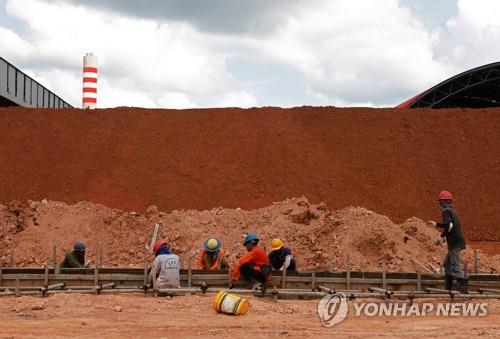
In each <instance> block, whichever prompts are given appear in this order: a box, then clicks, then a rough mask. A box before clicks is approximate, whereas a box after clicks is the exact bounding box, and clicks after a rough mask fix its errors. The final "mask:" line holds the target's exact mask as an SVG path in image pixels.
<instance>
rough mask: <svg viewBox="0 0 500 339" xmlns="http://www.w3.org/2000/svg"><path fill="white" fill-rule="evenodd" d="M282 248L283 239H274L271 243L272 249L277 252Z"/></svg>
mask: <svg viewBox="0 0 500 339" xmlns="http://www.w3.org/2000/svg"><path fill="white" fill-rule="evenodd" d="M282 247H283V241H281V239H273V241H271V249H272V250H273V251H277V250H279V249H280V248H282Z"/></svg>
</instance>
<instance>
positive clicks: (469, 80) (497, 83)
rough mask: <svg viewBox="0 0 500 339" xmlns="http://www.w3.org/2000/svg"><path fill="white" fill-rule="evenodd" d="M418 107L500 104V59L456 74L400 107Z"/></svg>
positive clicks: (474, 106)
mask: <svg viewBox="0 0 500 339" xmlns="http://www.w3.org/2000/svg"><path fill="white" fill-rule="evenodd" d="M418 107H430V108H451V107H467V108H480V107H500V62H495V63H492V64H488V65H484V66H480V67H477V68H473V69H471V70H468V71H466V72H463V73H460V74H458V75H455V76H454V77H451V78H449V79H447V80H445V81H443V82H441V83H440V84H437V85H436V86H434V87H432V88H430V89H428V90H427V91H425V92H422V93H420V94H418V95H416V96H414V97H413V98H410V99H408V100H406V101H404V102H402V103H400V104H399V105H398V106H396V108H418Z"/></svg>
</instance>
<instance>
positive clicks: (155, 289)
mask: <svg viewBox="0 0 500 339" xmlns="http://www.w3.org/2000/svg"><path fill="white" fill-rule="evenodd" d="M151 280H152V282H153V296H154V297H155V298H156V297H158V282H157V281H156V267H155V266H154V265H153V267H152V268H151Z"/></svg>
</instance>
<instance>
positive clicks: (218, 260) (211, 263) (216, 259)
mask: <svg viewBox="0 0 500 339" xmlns="http://www.w3.org/2000/svg"><path fill="white" fill-rule="evenodd" d="M228 267H229V265H228V263H227V259H226V254H225V253H224V250H223V249H222V243H221V241H220V240H219V239H217V238H209V239H207V240H206V241H205V243H204V244H203V248H202V250H201V251H200V257H199V258H198V268H199V269H202V270H221V269H226V268H228Z"/></svg>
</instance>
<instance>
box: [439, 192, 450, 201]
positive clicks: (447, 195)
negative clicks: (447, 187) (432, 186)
mask: <svg viewBox="0 0 500 339" xmlns="http://www.w3.org/2000/svg"><path fill="white" fill-rule="evenodd" d="M452 199H453V195H452V194H451V193H450V192H448V191H441V192H440V193H439V195H438V200H452Z"/></svg>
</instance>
